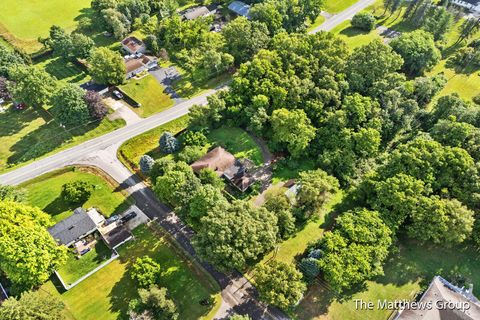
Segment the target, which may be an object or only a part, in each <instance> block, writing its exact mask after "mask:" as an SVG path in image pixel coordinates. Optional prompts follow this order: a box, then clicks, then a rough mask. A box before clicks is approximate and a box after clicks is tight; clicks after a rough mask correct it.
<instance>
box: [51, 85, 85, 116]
mask: <svg viewBox="0 0 480 320" xmlns="http://www.w3.org/2000/svg"><path fill="white" fill-rule="evenodd" d="M84 98H85V91H84V90H83V89H82V88H80V87H79V86H77V85H74V84H67V85H65V86H64V87H63V88H61V89H60V90H58V91H57V92H56V93H55V94H54V95H53V97H52V105H53V107H54V108H55V109H54V112H55V113H56V114H57V116H58V120H60V123H62V124H63V125H66V126H76V125H81V124H85V123H87V122H88V121H89V119H90V111H89V110H88V106H87V103H86V102H85V99H84Z"/></svg>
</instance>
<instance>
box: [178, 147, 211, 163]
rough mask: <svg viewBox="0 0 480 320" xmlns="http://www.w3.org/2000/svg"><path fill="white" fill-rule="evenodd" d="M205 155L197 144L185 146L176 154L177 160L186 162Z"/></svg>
mask: <svg viewBox="0 0 480 320" xmlns="http://www.w3.org/2000/svg"><path fill="white" fill-rule="evenodd" d="M204 155H205V151H204V150H203V148H202V147H199V146H186V147H185V148H184V149H183V150H182V151H181V152H180V153H179V154H178V155H177V160H178V161H183V162H186V163H192V162H194V161H197V160H198V159H200V158H201V157H203V156H204Z"/></svg>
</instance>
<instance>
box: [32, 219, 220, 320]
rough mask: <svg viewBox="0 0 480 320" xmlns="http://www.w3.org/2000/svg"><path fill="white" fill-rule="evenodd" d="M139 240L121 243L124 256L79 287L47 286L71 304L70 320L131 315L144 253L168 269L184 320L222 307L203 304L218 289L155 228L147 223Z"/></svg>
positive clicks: (165, 277) (166, 283)
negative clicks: (135, 273)
mask: <svg viewBox="0 0 480 320" xmlns="http://www.w3.org/2000/svg"><path fill="white" fill-rule="evenodd" d="M134 236H135V240H134V241H131V242H129V243H127V244H125V245H124V246H122V247H120V249H119V254H120V257H119V258H118V259H117V260H114V261H113V262H112V263H110V264H109V265H107V266H106V267H105V268H102V269H101V270H99V271H98V272H96V273H95V274H93V275H92V276H91V277H89V278H87V279H86V280H85V281H83V282H81V283H80V284H79V285H78V286H76V287H74V288H72V289H70V290H69V291H67V292H63V293H60V292H59V291H58V290H57V289H56V287H55V286H56V284H54V283H53V282H48V283H46V284H45V285H44V286H42V288H41V290H45V291H47V292H49V293H50V294H53V295H55V296H58V297H59V298H60V299H61V300H62V301H63V302H64V303H65V304H66V306H67V308H66V309H67V310H68V311H67V312H66V315H67V317H68V318H69V319H76V320H97V319H105V320H107V319H119V318H120V319H126V318H127V315H126V312H127V309H128V303H129V301H130V300H131V299H133V298H135V297H136V294H137V293H136V291H137V290H136V284H135V283H134V281H133V280H132V279H131V278H130V275H129V270H130V268H131V265H132V263H133V262H134V261H135V260H136V258H138V257H143V256H144V255H148V256H150V257H151V258H152V259H154V260H155V261H156V262H158V263H159V264H160V266H161V269H162V275H161V279H160V282H159V284H160V285H161V286H163V287H166V288H167V289H168V292H169V294H170V297H171V298H172V299H173V300H174V302H175V304H176V306H177V309H178V310H179V312H180V314H179V319H186V320H189V319H192V320H193V319H199V318H201V317H202V316H206V315H207V314H209V313H214V312H215V310H216V309H217V308H218V307H219V303H218V301H219V300H218V298H216V302H217V303H216V304H215V305H214V306H202V305H201V304H200V303H199V302H200V301H201V300H203V299H205V298H208V297H210V296H214V297H218V288H217V287H216V284H212V282H211V280H210V279H209V278H207V276H206V275H205V274H204V273H203V272H202V271H201V270H199V269H198V268H197V266H196V265H195V264H193V263H192V262H191V261H189V260H185V259H184V258H182V257H181V256H179V255H178V254H177V252H176V248H174V247H172V246H171V245H170V244H169V243H168V242H167V240H166V239H165V238H163V237H162V235H161V233H159V230H158V229H156V227H155V226H150V227H148V226H141V227H139V228H137V229H136V230H135V231H134Z"/></svg>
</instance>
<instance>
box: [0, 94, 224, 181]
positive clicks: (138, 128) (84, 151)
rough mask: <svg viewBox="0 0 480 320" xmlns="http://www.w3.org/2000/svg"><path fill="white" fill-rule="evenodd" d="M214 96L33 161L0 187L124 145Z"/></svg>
mask: <svg viewBox="0 0 480 320" xmlns="http://www.w3.org/2000/svg"><path fill="white" fill-rule="evenodd" d="M214 92H215V91H214V90H210V91H208V92H207V93H205V94H202V95H200V96H198V97H195V98H192V99H190V100H188V101H185V102H182V103H179V104H177V105H176V106H174V107H172V108H170V109H168V110H166V111H164V112H160V113H157V114H156V115H153V116H151V117H149V118H146V119H142V120H141V121H138V122H137V123H134V124H131V125H128V126H125V127H123V128H120V129H117V130H115V131H112V132H110V133H107V134H105V135H103V136H101V137H98V138H95V139H92V140H89V141H87V142H84V143H82V144H79V145H77V146H75V147H72V148H70V149H67V150H64V151H61V152H58V153H56V154H54V155H51V156H49V157H46V158H43V159H40V160H38V161H35V162H33V163H31V164H29V165H26V166H24V167H21V168H19V169H16V170H13V171H11V172H8V173H5V174H2V175H0V183H1V184H10V185H17V184H20V183H22V182H24V181H28V180H30V179H32V178H34V177H37V176H39V175H42V174H44V173H46V172H49V171H52V170H55V169H58V168H61V167H63V166H65V165H68V164H72V163H73V162H75V161H76V160H79V159H82V158H84V157H85V156H86V155H89V154H92V153H95V152H98V151H101V150H104V149H106V148H108V147H110V146H112V145H120V144H121V143H123V142H124V141H126V140H128V139H130V138H133V137H135V136H137V135H139V134H141V133H143V132H145V131H148V130H150V129H153V128H156V127H158V126H159V125H162V124H164V123H167V122H169V121H172V120H174V119H177V118H179V117H181V116H183V115H185V114H187V113H188V110H189V108H190V107H191V106H193V105H195V104H201V105H203V104H206V102H207V96H209V95H211V94H213V93H214Z"/></svg>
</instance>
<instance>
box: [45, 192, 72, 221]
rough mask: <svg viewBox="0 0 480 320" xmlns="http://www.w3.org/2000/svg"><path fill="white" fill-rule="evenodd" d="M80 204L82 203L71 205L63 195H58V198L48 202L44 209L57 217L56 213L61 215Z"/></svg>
mask: <svg viewBox="0 0 480 320" xmlns="http://www.w3.org/2000/svg"><path fill="white" fill-rule="evenodd" d="M80 206H81V204H78V205H70V204H68V203H66V202H65V201H64V200H63V199H62V197H61V196H58V197H57V198H55V200H53V201H52V202H50V203H49V204H47V205H46V206H45V208H43V211H45V212H48V213H49V214H50V215H51V216H53V217H55V216H56V215H59V214H61V213H63V212H65V211H69V210H70V211H72V210H73V209H75V208H78V207H80Z"/></svg>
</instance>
